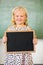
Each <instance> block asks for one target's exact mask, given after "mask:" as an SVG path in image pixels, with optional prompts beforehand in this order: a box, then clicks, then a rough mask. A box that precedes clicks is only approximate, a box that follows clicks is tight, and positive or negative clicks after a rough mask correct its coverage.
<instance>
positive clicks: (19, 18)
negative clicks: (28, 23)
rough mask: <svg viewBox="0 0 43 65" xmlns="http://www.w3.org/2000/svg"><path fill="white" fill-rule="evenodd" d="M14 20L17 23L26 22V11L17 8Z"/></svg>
mask: <svg viewBox="0 0 43 65" xmlns="http://www.w3.org/2000/svg"><path fill="white" fill-rule="evenodd" d="M14 20H15V22H16V24H17V25H21V24H24V22H25V20H26V14H25V12H24V11H23V10H16V11H15V12H14Z"/></svg>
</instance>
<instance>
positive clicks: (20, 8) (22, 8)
mask: <svg viewBox="0 0 43 65" xmlns="http://www.w3.org/2000/svg"><path fill="white" fill-rule="evenodd" d="M16 10H22V11H24V13H25V15H26V21H25V23H24V24H25V25H28V22H27V17H28V16H27V11H26V9H25V8H24V7H21V6H20V7H15V8H14V9H13V10H12V23H13V24H15V25H16V22H15V20H14V12H15V11H16Z"/></svg>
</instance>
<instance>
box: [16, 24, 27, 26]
mask: <svg viewBox="0 0 43 65" xmlns="http://www.w3.org/2000/svg"><path fill="white" fill-rule="evenodd" d="M23 26H26V25H24V24H16V27H23Z"/></svg>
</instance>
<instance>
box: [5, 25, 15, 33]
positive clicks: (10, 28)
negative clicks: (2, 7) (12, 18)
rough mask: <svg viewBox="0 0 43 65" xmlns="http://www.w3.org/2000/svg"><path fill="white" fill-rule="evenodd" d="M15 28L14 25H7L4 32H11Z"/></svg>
mask: <svg viewBox="0 0 43 65" xmlns="http://www.w3.org/2000/svg"><path fill="white" fill-rule="evenodd" d="M14 28H15V25H9V26H8V28H7V30H6V32H10V31H11V30H13V29H14Z"/></svg>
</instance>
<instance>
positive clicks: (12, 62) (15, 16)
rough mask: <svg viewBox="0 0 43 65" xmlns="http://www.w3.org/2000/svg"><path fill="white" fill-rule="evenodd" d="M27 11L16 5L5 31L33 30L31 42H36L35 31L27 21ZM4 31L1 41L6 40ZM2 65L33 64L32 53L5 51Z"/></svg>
mask: <svg viewBox="0 0 43 65" xmlns="http://www.w3.org/2000/svg"><path fill="white" fill-rule="evenodd" d="M27 17H28V16H27V12H26V9H25V8H23V7H16V8H14V9H13V10H12V23H13V25H11V26H10V27H9V28H8V29H7V31H6V32H13V31H18V32H19V31H33V33H34V35H33V37H34V38H33V44H34V45H36V44H37V38H36V35H35V31H34V30H32V29H31V28H30V27H29V26H28V23H27ZM6 32H5V34H4V36H3V42H4V43H5V42H7V36H6ZM4 65H33V61H32V55H31V53H30V52H24V53H19V52H18V53H10V52H9V53H7V55H6V60H5V64H4Z"/></svg>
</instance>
